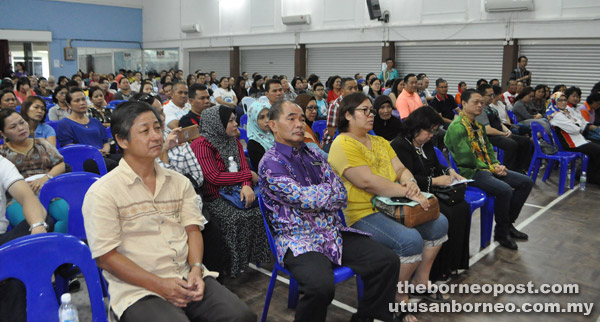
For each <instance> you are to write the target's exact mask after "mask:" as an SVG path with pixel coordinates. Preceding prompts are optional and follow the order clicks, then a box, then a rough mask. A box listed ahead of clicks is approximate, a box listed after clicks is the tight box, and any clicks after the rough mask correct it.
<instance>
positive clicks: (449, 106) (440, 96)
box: [429, 78, 460, 128]
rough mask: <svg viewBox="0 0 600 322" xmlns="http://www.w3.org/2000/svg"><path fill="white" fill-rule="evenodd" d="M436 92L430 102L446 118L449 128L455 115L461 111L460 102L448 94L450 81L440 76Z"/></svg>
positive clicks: (445, 122) (437, 80) (436, 82)
mask: <svg viewBox="0 0 600 322" xmlns="http://www.w3.org/2000/svg"><path fill="white" fill-rule="evenodd" d="M435 89H436V94H435V97H434V98H433V99H432V100H431V101H430V102H429V105H430V106H431V107H433V108H434V109H435V110H436V111H437V112H438V113H439V114H440V116H441V117H442V119H443V120H444V124H443V125H444V127H445V128H448V126H449V125H450V123H452V120H454V117H455V116H456V115H457V114H459V113H460V109H459V108H458V104H456V101H455V100H454V97H452V95H448V82H447V81H446V80H445V79H443V78H438V79H436V81H435Z"/></svg>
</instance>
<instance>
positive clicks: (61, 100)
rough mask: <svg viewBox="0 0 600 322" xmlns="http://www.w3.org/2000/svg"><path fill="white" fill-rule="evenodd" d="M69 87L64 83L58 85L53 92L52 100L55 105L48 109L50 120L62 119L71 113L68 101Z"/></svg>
mask: <svg viewBox="0 0 600 322" xmlns="http://www.w3.org/2000/svg"><path fill="white" fill-rule="evenodd" d="M68 96H69V89H68V88H67V87H66V86H64V85H58V86H57V87H56V89H55V90H54V93H52V101H53V102H54V106H52V107H51V108H50V110H49V111H48V119H49V120H50V121H60V120H62V119H64V118H65V117H67V116H69V115H71V107H70V106H69V103H68V102H67V101H68V100H67V98H68Z"/></svg>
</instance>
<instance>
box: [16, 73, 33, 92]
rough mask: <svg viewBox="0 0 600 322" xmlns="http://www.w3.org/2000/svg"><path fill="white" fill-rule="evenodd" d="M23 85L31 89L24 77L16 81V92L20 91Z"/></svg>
mask: <svg viewBox="0 0 600 322" xmlns="http://www.w3.org/2000/svg"><path fill="white" fill-rule="evenodd" d="M23 85H29V87H31V82H30V81H29V78H27V77H25V76H23V77H19V80H17V91H18V90H19V89H21V86H23Z"/></svg>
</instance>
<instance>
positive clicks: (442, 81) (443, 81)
mask: <svg viewBox="0 0 600 322" xmlns="http://www.w3.org/2000/svg"><path fill="white" fill-rule="evenodd" d="M443 83H446V84H448V81H447V80H445V79H443V78H438V79H436V80H435V87H439V86H440V84H443Z"/></svg>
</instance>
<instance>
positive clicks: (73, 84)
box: [67, 80, 79, 88]
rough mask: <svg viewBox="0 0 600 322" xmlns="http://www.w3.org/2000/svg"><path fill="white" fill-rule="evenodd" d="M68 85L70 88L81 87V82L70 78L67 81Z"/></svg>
mask: <svg viewBox="0 0 600 322" xmlns="http://www.w3.org/2000/svg"><path fill="white" fill-rule="evenodd" d="M67 87H68V88H72V87H79V83H78V82H77V81H76V80H70V81H68V82H67Z"/></svg>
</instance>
